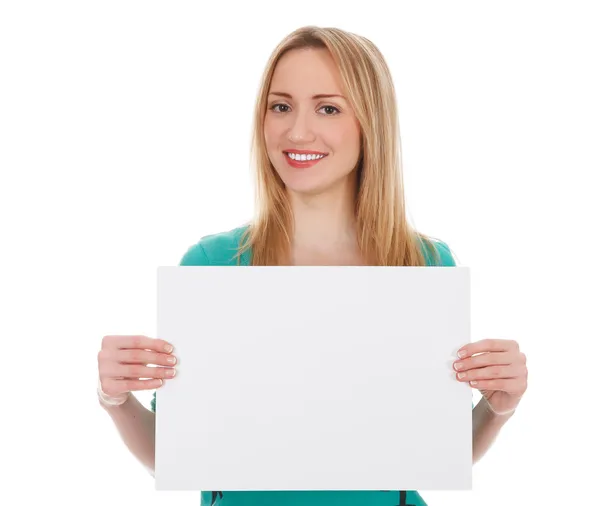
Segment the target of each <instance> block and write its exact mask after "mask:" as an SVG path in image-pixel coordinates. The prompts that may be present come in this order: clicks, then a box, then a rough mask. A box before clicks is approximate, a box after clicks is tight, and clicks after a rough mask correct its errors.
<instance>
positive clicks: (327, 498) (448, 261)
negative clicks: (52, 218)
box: [151, 227, 456, 506]
mask: <svg viewBox="0 0 600 506" xmlns="http://www.w3.org/2000/svg"><path fill="white" fill-rule="evenodd" d="M245 228H246V227H239V228H235V229H233V230H229V231H227V232H221V233H218V234H212V235H208V236H205V237H202V238H201V239H200V240H199V241H198V242H197V243H196V244H194V245H193V246H191V247H190V248H189V249H188V250H187V251H186V253H185V254H184V255H183V257H182V259H181V261H180V264H179V265H184V266H185V265H225V266H234V265H237V258H236V254H237V248H238V245H239V243H240V239H241V235H242V233H243V232H244V229H245ZM435 247H436V250H437V251H438V252H439V254H440V258H439V260H440V263H437V262H436V260H437V258H434V257H432V256H431V254H430V252H429V250H428V249H427V248H424V249H423V253H424V254H425V258H426V260H427V265H429V266H441V267H443V266H455V265H456V263H455V262H454V259H453V257H452V253H451V252H450V249H449V247H448V245H447V244H445V243H444V242H441V241H436V242H435ZM240 265H250V251H247V252H244V254H243V255H242V256H241V258H240ZM151 409H152V411H154V412H156V392H154V395H153V397H152V401H151ZM200 504H201V506H211V505H214V506H309V505H310V506H338V505H339V506H359V505H360V506H427V504H426V503H425V501H423V498H422V497H421V496H420V495H419V493H418V492H417V491H414V490H408V491H387V490H386V491H384V490H374V491H370V490H366V491H365V490H356V491H353V490H350V491H328V490H325V491H320V490H318V491H264V492H263V491H249V492H245V491H235V492H233V491H232V492H227V491H219V492H212V491H209V492H201V503H200Z"/></svg>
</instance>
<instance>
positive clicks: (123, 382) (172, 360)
mask: <svg viewBox="0 0 600 506" xmlns="http://www.w3.org/2000/svg"><path fill="white" fill-rule="evenodd" d="M172 351H173V346H172V345H171V344H170V343H168V342H166V341H164V340H162V339H156V338H152V337H147V336H113V335H110V336H104V338H103V339H102V346H101V349H100V351H99V352H98V373H99V388H100V391H101V392H99V393H100V394H101V397H102V394H104V396H106V397H108V398H109V400H110V401H111V402H112V401H115V402H118V401H121V402H124V401H125V400H127V398H128V396H129V395H130V392H132V391H134V390H153V389H156V388H159V387H160V386H162V384H163V381H164V380H165V379H171V378H172V377H173V376H174V375H175V368H174V366H175V364H176V363H177V358H176V357H175V356H174V355H173V354H172ZM149 365H156V366H158V367H148V366H149ZM145 378H147V379H145Z"/></svg>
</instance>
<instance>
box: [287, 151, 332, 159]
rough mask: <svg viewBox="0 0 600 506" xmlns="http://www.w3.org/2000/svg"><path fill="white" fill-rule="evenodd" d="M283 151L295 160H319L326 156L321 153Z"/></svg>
mask: <svg viewBox="0 0 600 506" xmlns="http://www.w3.org/2000/svg"><path fill="white" fill-rule="evenodd" d="M284 153H285V156H286V157H288V158H290V159H291V160H295V161H297V162H310V161H313V160H321V159H322V158H325V157H326V156H327V155H326V154H323V153H290V152H289V151H284Z"/></svg>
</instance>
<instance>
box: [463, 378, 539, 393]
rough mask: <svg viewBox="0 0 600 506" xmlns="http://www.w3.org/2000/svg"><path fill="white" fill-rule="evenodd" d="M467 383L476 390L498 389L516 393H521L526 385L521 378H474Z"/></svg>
mask: <svg viewBox="0 0 600 506" xmlns="http://www.w3.org/2000/svg"><path fill="white" fill-rule="evenodd" d="M469 385H471V386H472V387H474V388H477V389H478V390H499V391H502V392H506V393H508V394H516V395H521V394H522V393H523V392H524V391H525V388H526V387H527V385H526V382H525V381H524V380H523V379H521V378H511V379H495V380H474V381H470V382H469Z"/></svg>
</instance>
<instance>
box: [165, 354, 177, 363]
mask: <svg viewBox="0 0 600 506" xmlns="http://www.w3.org/2000/svg"><path fill="white" fill-rule="evenodd" d="M175 360H177V359H176V358H175V357H174V356H170V357H167V362H169V363H170V364H174V363H175Z"/></svg>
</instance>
